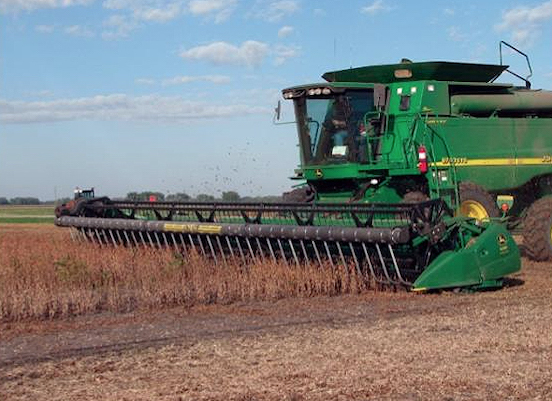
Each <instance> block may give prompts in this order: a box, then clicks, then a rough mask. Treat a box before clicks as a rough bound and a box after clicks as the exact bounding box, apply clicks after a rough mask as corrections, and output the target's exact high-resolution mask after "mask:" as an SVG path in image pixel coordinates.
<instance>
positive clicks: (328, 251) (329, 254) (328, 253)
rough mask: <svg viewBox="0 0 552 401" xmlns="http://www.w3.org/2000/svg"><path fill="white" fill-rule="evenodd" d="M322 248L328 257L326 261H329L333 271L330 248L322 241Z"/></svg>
mask: <svg viewBox="0 0 552 401" xmlns="http://www.w3.org/2000/svg"><path fill="white" fill-rule="evenodd" d="M324 248H325V249H326V254H327V255H328V260H329V261H330V265H331V266H332V268H334V269H335V265H334V261H333V259H332V254H331V252H330V248H329V247H328V242H327V241H324Z"/></svg>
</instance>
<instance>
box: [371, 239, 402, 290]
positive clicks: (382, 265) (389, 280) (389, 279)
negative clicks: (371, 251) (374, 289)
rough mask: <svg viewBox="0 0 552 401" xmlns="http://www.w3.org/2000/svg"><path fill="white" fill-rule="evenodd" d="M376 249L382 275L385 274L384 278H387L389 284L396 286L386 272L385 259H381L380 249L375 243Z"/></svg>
mask: <svg viewBox="0 0 552 401" xmlns="http://www.w3.org/2000/svg"><path fill="white" fill-rule="evenodd" d="M376 249H377V251H378V255H379V258H380V262H381V267H382V269H383V273H384V274H385V277H387V280H388V282H389V284H398V283H397V282H396V281H395V280H393V279H392V278H391V276H390V275H389V272H388V271H387V266H386V265H385V259H384V258H383V254H382V253H381V248H380V246H379V244H378V243H376Z"/></svg>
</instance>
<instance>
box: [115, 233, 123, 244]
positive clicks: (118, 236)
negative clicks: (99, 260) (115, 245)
mask: <svg viewBox="0 0 552 401" xmlns="http://www.w3.org/2000/svg"><path fill="white" fill-rule="evenodd" d="M115 234H117V239H118V240H119V244H120V245H123V244H124V243H125V242H124V241H123V238H122V237H121V233H120V232H119V230H116V231H115Z"/></svg>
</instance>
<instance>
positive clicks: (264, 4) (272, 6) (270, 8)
mask: <svg viewBox="0 0 552 401" xmlns="http://www.w3.org/2000/svg"><path fill="white" fill-rule="evenodd" d="M254 8H255V11H252V12H250V13H249V15H251V16H253V17H255V18H261V19H264V20H266V21H269V22H277V21H280V20H281V19H282V18H283V17H286V16H288V15H291V14H294V13H296V12H297V11H299V2H298V1H296V0H278V1H266V0H265V1H262V0H258V1H257V3H256V4H255V6H254Z"/></svg>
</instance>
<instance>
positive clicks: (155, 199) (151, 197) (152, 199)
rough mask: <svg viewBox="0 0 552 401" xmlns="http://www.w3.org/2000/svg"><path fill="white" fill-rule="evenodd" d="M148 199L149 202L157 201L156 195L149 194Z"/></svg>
mask: <svg viewBox="0 0 552 401" xmlns="http://www.w3.org/2000/svg"><path fill="white" fill-rule="evenodd" d="M149 201H150V202H157V196H155V195H150V196H149Z"/></svg>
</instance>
